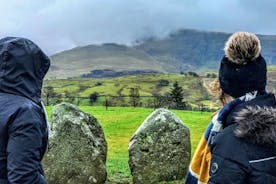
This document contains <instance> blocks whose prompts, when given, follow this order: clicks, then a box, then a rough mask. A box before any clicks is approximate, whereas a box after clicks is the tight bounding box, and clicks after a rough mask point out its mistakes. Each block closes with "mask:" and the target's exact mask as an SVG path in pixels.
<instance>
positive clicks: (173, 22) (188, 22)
mask: <svg viewBox="0 0 276 184" xmlns="http://www.w3.org/2000/svg"><path fill="white" fill-rule="evenodd" d="M1 1H2V0H0V2H1ZM1 4H2V5H1V6H0V12H1V27H0V36H1V37H4V36H24V37H27V38H30V39H31V40H33V41H35V42H36V43H37V44H38V45H40V46H41V47H42V49H44V50H45V51H46V52H47V53H48V54H53V53H55V52H59V51H62V50H65V49H70V48H72V47H76V46H81V45H86V44H91V43H94V44H100V43H104V42H116V43H122V44H132V43H133V42H134V41H135V40H140V39H143V38H147V37H151V36H154V37H164V36H166V35H168V34H169V33H170V32H172V31H176V30H178V29H183V28H193V29H200V30H211V31H223V32H234V31H239V30H244V31H250V32H256V33H260V34H275V33H276V22H275V21H274V20H275V18H276V13H275V9H276V3H274V1H273V0H262V1H251V0H242V1H240V0H231V1H227V0H219V1H218V0H208V1H206V0H156V1H147V0H131V1H129V0H70V1H68V0H47V1H45V0H24V1H18V0H10V1H9V2H4V1H3V2H2V3H1Z"/></svg>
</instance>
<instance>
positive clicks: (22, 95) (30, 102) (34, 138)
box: [0, 37, 50, 184]
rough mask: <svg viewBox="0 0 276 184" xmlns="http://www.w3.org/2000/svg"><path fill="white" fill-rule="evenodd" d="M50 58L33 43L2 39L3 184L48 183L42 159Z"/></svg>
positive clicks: (0, 120) (0, 128)
mask: <svg viewBox="0 0 276 184" xmlns="http://www.w3.org/2000/svg"><path fill="white" fill-rule="evenodd" d="M49 66H50V60H49V58H48V57H47V56H46V55H45V54H44V53H43V52H42V51H41V49H40V48H39V47H38V46H37V45H36V44H34V43H33V42H32V41H30V40H27V39H24V38H15V37H7V38H3V39H1V40H0V135H1V136H0V183H1V184H46V183H47V182H46V180H45V178H44V173H43V169H42V166H41V160H42V158H43V155H44V153H45V150H46V147H47V143H48V129H47V122H46V116H45V112H44V110H43V106H42V104H41V88H42V81H43V78H44V76H45V74H46V73H47V71H48V69H49Z"/></svg>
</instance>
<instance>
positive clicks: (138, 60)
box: [49, 44, 165, 78]
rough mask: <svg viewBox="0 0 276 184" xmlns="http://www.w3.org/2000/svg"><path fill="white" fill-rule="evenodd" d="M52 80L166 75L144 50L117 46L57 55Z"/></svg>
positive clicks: (110, 45)
mask: <svg viewBox="0 0 276 184" xmlns="http://www.w3.org/2000/svg"><path fill="white" fill-rule="evenodd" d="M51 59H52V67H51V69H50V71H49V76H50V77H57V78H67V77H75V76H80V75H82V74H87V73H90V71H91V70H98V69H114V70H117V71H124V70H127V71H133V70H137V69H139V70H156V71H161V72H163V71H164V72H165V70H163V69H162V68H161V67H160V66H159V62H157V61H156V60H154V59H153V58H152V57H151V56H150V55H148V54H147V53H145V52H144V51H142V50H138V49H135V48H131V47H127V46H124V45H118V44H103V45H101V46H97V45H89V46H85V47H78V48H74V49H72V50H68V51H64V52H61V53H59V54H55V55H53V56H52V57H51Z"/></svg>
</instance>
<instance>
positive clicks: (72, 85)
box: [44, 74, 217, 108]
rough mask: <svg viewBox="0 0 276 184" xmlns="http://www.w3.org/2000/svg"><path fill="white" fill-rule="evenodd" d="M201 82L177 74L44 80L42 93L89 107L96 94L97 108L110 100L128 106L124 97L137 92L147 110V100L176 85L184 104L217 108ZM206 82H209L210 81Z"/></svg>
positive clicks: (199, 78)
mask: <svg viewBox="0 0 276 184" xmlns="http://www.w3.org/2000/svg"><path fill="white" fill-rule="evenodd" d="M203 80H205V79H204V78H201V77H192V76H185V75H180V74H147V75H136V76H135V75H134V76H123V77H117V78H104V79H93V78H90V79H84V78H75V79H70V80H68V79H57V80H45V81H44V89H45V87H47V86H52V87H53V88H54V92H55V93H56V94H59V95H61V97H64V96H65V93H67V94H69V96H72V97H80V101H81V102H80V103H79V104H80V105H90V104H89V95H90V94H92V93H95V92H97V93H98V94H99V95H100V97H99V98H98V100H97V101H96V102H95V104H94V105H97V106H100V105H102V104H103V103H104V101H105V99H106V98H109V97H110V98H109V100H110V101H111V102H114V103H115V104H116V105H115V106H128V105H129V102H128V101H129V100H128V98H127V96H129V94H130V88H138V89H139V95H140V102H141V103H142V105H141V106H143V107H148V105H149V104H151V105H152V104H153V102H152V100H153V99H152V98H150V99H149V98H148V97H150V96H153V95H162V96H164V95H166V94H168V93H169V92H170V89H171V88H172V86H173V83H174V82H175V81H178V83H179V85H180V86H181V87H182V88H183V94H184V99H183V101H186V102H188V103H189V104H190V105H191V106H192V107H197V108H198V105H200V104H204V105H205V106H206V107H208V108H216V107H217V103H216V102H215V101H214V100H213V98H212V97H211V96H210V95H208V93H207V91H206V89H205V88H204V87H203ZM209 80H212V79H211V78H209ZM160 81H168V84H167V85H160ZM112 96H124V98H123V99H124V101H122V100H117V101H116V100H115V99H112ZM125 97H126V98H125ZM117 103H119V104H117Z"/></svg>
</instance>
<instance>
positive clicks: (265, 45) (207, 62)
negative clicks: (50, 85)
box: [47, 30, 276, 78]
mask: <svg viewBox="0 0 276 184" xmlns="http://www.w3.org/2000/svg"><path fill="white" fill-rule="evenodd" d="M229 36H230V34H229V33H220V32H206V31H196V30H180V31H177V32H175V33H172V34H170V35H168V36H167V37H166V38H164V39H155V38H151V39H147V40H144V41H142V42H141V43H139V44H137V45H135V46H125V45H119V44H115V43H112V44H103V45H88V46H84V47H77V48H74V49H71V50H68V51H64V52H61V53H58V54H55V55H53V56H52V57H51V59H52V67H51V69H50V72H49V74H48V75H47V77H48V78H68V77H76V76H81V75H83V74H88V73H90V72H91V71H92V70H105V69H112V70H116V71H135V70H140V71H142V70H153V71H157V72H162V73H163V72H165V73H179V72H187V71H197V72H202V71H207V70H214V69H217V68H218V66H219V61H220V59H221V57H222V56H223V47H224V43H225V41H226V40H227V38H228V37H229ZM258 36H259V38H260V40H261V43H262V55H263V56H264V58H265V59H266V60H267V63H268V64H269V65H276V36H266V35H258Z"/></svg>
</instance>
